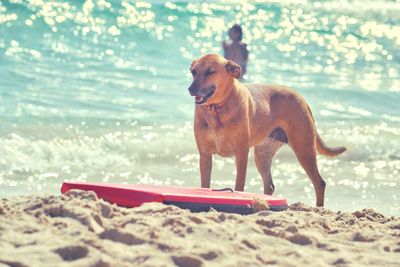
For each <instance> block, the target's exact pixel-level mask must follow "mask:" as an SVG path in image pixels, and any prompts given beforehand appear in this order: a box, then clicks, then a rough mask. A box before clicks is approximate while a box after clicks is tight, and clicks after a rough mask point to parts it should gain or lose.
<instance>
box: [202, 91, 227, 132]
mask: <svg viewBox="0 0 400 267" xmlns="http://www.w3.org/2000/svg"><path fill="white" fill-rule="evenodd" d="M233 91H234V87H232V89H231V90H230V92H229V95H228V96H227V97H226V98H225V99H224V100H223V101H222V102H220V103H214V104H210V105H206V106H205V107H206V108H207V109H208V110H210V111H211V112H212V113H214V114H215V118H216V120H217V124H218V128H222V121H221V117H220V111H221V108H222V107H223V106H224V105H225V104H226V102H228V100H229V99H230V98H231V96H232V92H233Z"/></svg>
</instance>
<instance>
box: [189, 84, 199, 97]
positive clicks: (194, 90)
mask: <svg viewBox="0 0 400 267" xmlns="http://www.w3.org/2000/svg"><path fill="white" fill-rule="evenodd" d="M198 89H199V87H198V86H197V85H196V84H193V83H192V84H191V85H190V86H189V88H188V90H189V93H190V95H192V96H194V95H196V93H197V91H198Z"/></svg>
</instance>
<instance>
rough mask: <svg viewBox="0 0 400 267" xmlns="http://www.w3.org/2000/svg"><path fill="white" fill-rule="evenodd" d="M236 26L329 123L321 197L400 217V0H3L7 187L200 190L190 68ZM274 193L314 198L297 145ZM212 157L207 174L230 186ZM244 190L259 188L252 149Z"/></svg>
mask: <svg viewBox="0 0 400 267" xmlns="http://www.w3.org/2000/svg"><path fill="white" fill-rule="evenodd" d="M233 23H240V24H241V25H242V27H243V30H244V42H246V43H248V45H249V50H250V60H249V65H248V75H247V77H246V81H247V82H263V83H278V84H284V85H288V86H291V87H293V88H294V89H295V90H297V91H299V92H300V93H301V94H302V95H303V96H304V97H305V98H306V100H307V101H308V103H309V104H310V106H311V109H312V110H313V113H314V115H315V118H316V121H317V126H318V129H319V132H320V134H321V136H322V137H323V139H324V140H325V141H326V143H327V144H329V145H331V146H336V145H345V146H347V147H348V151H347V152H346V153H345V154H343V155H341V156H339V157H336V158H326V157H323V156H320V157H319V158H318V163H319V168H320V172H321V174H322V176H323V177H324V179H325V180H326V182H327V192H326V206H327V207H328V208H331V209H334V210H346V211H352V210H356V209H360V208H365V207H370V208H375V209H377V210H378V211H381V212H382V213H384V214H387V215H397V216H399V215H400V179H399V176H400V175H399V174H400V137H399V135H400V108H399V106H400V52H399V48H400V2H399V1H390V0H376V1H368V0H367V1H361V0H359V1H357V0H340V1H336V0H326V1H318V2H317V1H310V0H303V1H290V0H287V1H285V0H283V1H271V2H269V3H258V2H256V1H254V2H253V1H246V2H244V1H243V2H242V1H237V2H223V3H221V2H219V1H215V2H212V1H206V2H204V1H194V2H188V1H176V2H175V1H173V2H164V1H151V2H137V1H105V0H99V1H94V0H93V1H90V0H88V1H66V0H63V1H44V0H29V1H28V0H25V1H23V0H7V1H5V0H1V1H0V197H7V196H12V195H17V194H32V193H52V194H58V193H59V190H60V185H61V183H62V181H63V180H75V181H104V182H114V183H151V184H166V185H185V186H198V185H199V184H200V182H199V171H198V163H197V161H198V155H197V149H196V145H195V140H194V136H193V129H192V128H193V123H192V122H193V110H194V101H193V98H191V97H190V96H189V94H188V91H187V87H188V85H189V84H190V82H191V76H190V73H189V66H190V63H191V62H192V60H193V59H195V58H196V57H198V56H200V55H202V54H205V53H222V51H221V42H222V41H223V40H224V39H225V38H226V30H227V28H228V27H230V26H231V25H232V24H233ZM272 168H273V170H272V173H273V179H274V183H275V186H276V194H278V195H284V196H285V197H287V199H288V200H289V202H291V203H293V202H297V201H302V202H305V203H308V204H312V205H313V204H314V202H315V195H314V189H313V187H312V185H311V182H310V180H309V178H308V177H307V176H306V174H305V173H304V171H303V170H302V168H301V167H300V165H299V164H298V162H297V160H296V158H295V157H294V154H293V152H292V151H291V150H290V149H289V148H287V147H286V148H283V149H281V150H280V152H279V153H278V155H277V156H276V158H275V160H274V163H273V167H272ZM234 178H235V167H234V159H233V158H227V159H225V158H221V157H218V156H216V157H214V169H213V176H212V186H213V187H215V188H220V187H227V186H230V187H233V186H234ZM246 190H247V191H251V192H262V181H261V178H260V176H259V175H258V173H257V170H256V168H255V164H254V161H253V156H251V157H250V162H249V168H248V174H247V183H246Z"/></svg>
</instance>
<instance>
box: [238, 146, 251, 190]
mask: <svg viewBox="0 0 400 267" xmlns="http://www.w3.org/2000/svg"><path fill="white" fill-rule="evenodd" d="M248 158H249V147H248V146H246V147H244V148H240V149H239V150H238V151H237V152H236V186H235V190H236V191H243V190H244V184H245V182H246V171H247V161H248Z"/></svg>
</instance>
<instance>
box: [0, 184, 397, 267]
mask: <svg viewBox="0 0 400 267" xmlns="http://www.w3.org/2000/svg"><path fill="white" fill-rule="evenodd" d="M399 263H400V218H398V217H394V216H392V217H388V216H384V215H382V214H380V213H379V212H376V211H374V210H372V209H363V210H359V211H355V212H352V213H347V212H340V211H339V212H333V211H330V210H328V209H324V208H316V207H310V206H307V205H304V204H301V203H294V204H292V205H290V206H289V208H288V210H286V211H282V212H272V211H268V210H265V211H260V212H258V213H255V214H252V215H238V214H230V213H221V212H217V211H215V210H211V211H209V212H202V213H192V212H190V211H188V210H183V209H179V208H177V207H175V206H167V205H164V204H160V203H147V204H144V205H142V206H140V207H137V208H130V209H129V208H122V207H118V206H116V205H111V204H109V203H107V202H105V201H103V200H101V199H98V198H97V196H96V195H95V193H94V192H84V191H79V190H71V191H69V192H67V193H66V194H64V195H47V196H43V195H40V196H39V195H36V196H35V195H31V196H19V197H12V198H6V199H1V200H0V266H190V267H192V266H265V265H267V266H399Z"/></svg>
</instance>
